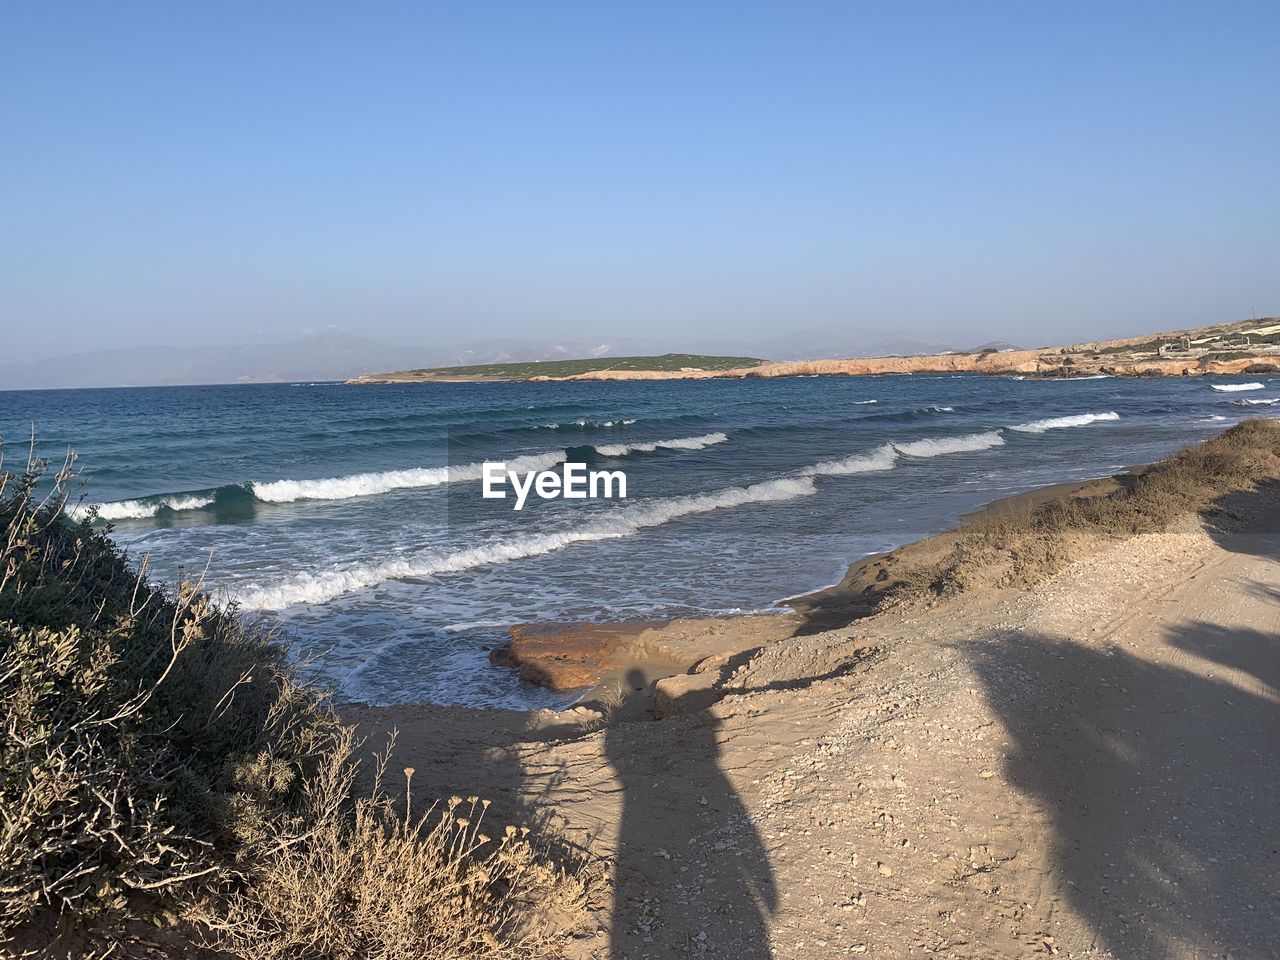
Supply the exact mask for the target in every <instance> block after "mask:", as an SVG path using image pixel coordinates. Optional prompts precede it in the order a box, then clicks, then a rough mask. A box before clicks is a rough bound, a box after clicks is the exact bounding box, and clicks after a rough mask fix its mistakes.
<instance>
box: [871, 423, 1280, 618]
mask: <svg viewBox="0 0 1280 960" xmlns="http://www.w3.org/2000/svg"><path fill="white" fill-rule="evenodd" d="M1277 479H1280V424H1278V423H1277V422H1276V421H1274V420H1269V419H1256V420H1247V421H1244V422H1243V423H1240V424H1237V425H1236V426H1234V427H1231V428H1230V429H1228V430H1225V431H1223V433H1221V434H1219V435H1218V436H1217V437H1215V438H1213V439H1212V440H1209V441H1207V442H1205V443H1203V444H1200V445H1198V446H1194V447H1188V448H1187V449H1185V450H1183V451H1181V452H1179V453H1177V454H1175V455H1174V456H1172V457H1169V458H1168V459H1167V460H1162V461H1160V462H1159V463H1157V464H1154V465H1153V466H1151V467H1150V468H1148V469H1146V470H1144V471H1142V472H1141V473H1138V474H1137V475H1135V476H1133V477H1125V478H1120V482H1119V486H1118V489H1114V490H1111V491H1109V492H1106V493H1104V494H1101V495H1093V496H1078V495H1077V496H1067V497H1059V498H1056V499H1053V500H1049V501H1047V502H1045V503H1042V504H1040V505H1039V506H1037V507H1035V508H1029V509H1025V510H1021V511H1014V512H1008V513H1004V514H999V515H989V516H986V517H982V518H979V519H976V520H974V521H973V522H971V523H969V524H967V525H966V526H965V527H964V528H962V529H961V531H959V532H958V533H957V534H956V535H954V538H953V540H952V546H951V549H950V551H949V552H948V553H947V554H946V556H944V557H943V558H942V559H941V560H939V561H937V562H935V563H930V564H925V565H921V566H918V567H916V568H914V569H911V570H909V571H903V570H898V571H897V573H898V578H899V579H898V582H897V583H896V584H895V585H894V586H893V588H892V589H890V590H889V591H887V597H886V598H887V599H888V600H890V601H895V600H896V601H903V600H908V601H909V600H914V599H919V598H921V597H946V596H951V595H954V594H957V593H962V592H964V591H966V590H970V589H973V588H975V587H980V586H995V587H1023V588H1025V587H1030V586H1033V585H1035V584H1036V583H1038V582H1039V581H1041V580H1043V579H1044V578H1045V577H1047V576H1049V575H1051V574H1053V573H1055V572H1057V571H1058V570H1060V569H1062V567H1064V566H1065V565H1066V564H1067V563H1069V562H1071V561H1072V560H1074V559H1076V558H1078V557H1079V556H1082V555H1083V554H1084V553H1087V552H1089V551H1090V550H1091V549H1093V548H1095V547H1096V546H1097V545H1098V544H1099V543H1100V542H1105V541H1109V540H1114V539H1117V538H1123V537H1129V536H1134V535H1137V534H1142V533H1155V532H1159V531H1163V530H1167V529H1168V528H1169V527H1170V526H1171V525H1172V524H1173V523H1174V522H1176V521H1177V520H1179V519H1180V518H1183V517H1186V516H1188V515H1189V514H1195V513H1206V512H1210V511H1212V510H1213V509H1214V504H1215V502H1216V501H1217V500H1218V499H1219V498H1221V497H1222V496H1224V495H1226V494H1229V493H1232V492H1236V491H1240V490H1246V489H1251V488H1253V487H1254V486H1255V485H1257V484H1258V483H1262V482H1267V481H1273V480H1277Z"/></svg>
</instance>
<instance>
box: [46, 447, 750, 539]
mask: <svg viewBox="0 0 1280 960" xmlns="http://www.w3.org/2000/svg"><path fill="white" fill-rule="evenodd" d="M728 439H729V437H728V436H727V435H726V434H723V433H708V434H704V435H703V436H700V437H679V438H677V439H675V440H654V441H651V442H648V443H627V444H623V443H617V444H597V445H595V446H589V447H586V448H585V449H594V450H595V451H596V452H597V453H598V454H600V455H601V456H604V457H625V456H627V455H628V454H631V453H652V452H653V451H655V450H701V449H703V448H704V447H709V446H711V445H712V444H716V443H724V442H725V441H726V440H728ZM567 456H568V451H566V450H552V451H548V452H546V453H536V454H528V455H526V456H520V457H515V458H514V459H511V460H507V461H506V464H507V469H508V470H516V471H519V472H521V473H525V472H528V471H531V470H549V469H551V468H552V467H554V466H555V465H556V464H558V463H562V462H563V461H564V459H565V458H566V457H567ZM483 475H484V464H482V463H468V464H463V465H460V466H449V467H412V468H410V469H407V470H382V471H377V472H371V473H353V474H349V475H346V476H341V477H322V478H320V479H318V480H270V481H265V482H260V481H254V482H251V483H246V484H232V485H230V486H227V487H219V488H218V489H217V490H214V491H208V492H197V493H191V494H161V495H157V496H153V497H140V498H137V499H134V500H116V501H111V502H107V503H99V504H93V505H92V506H96V507H97V510H98V519H100V520H144V519H147V518H149V517H154V516H156V515H157V514H159V513H160V512H161V511H175V512H176V511H180V510H200V509H203V508H205V507H210V506H213V505H214V504H215V503H221V502H223V500H224V499H226V498H224V497H223V494H227V495H228V496H236V497H239V498H242V499H249V500H257V501H259V502H261V503H296V502H298V501H300V500H350V499H354V498H356V497H372V496H377V495H379V494H383V493H391V492H393V491H396V490H415V489H423V488H428V487H438V486H442V485H444V484H447V483H459V482H463V481H469V480H480V479H481V478H482V477H483ZM90 509H91V506H90V505H83V506H69V507H68V508H67V515H68V516H70V517H71V519H73V520H81V519H83V518H84V517H86V516H88V514H89V511H90Z"/></svg>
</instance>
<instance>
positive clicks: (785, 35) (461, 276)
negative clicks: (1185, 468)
mask: <svg viewBox="0 0 1280 960" xmlns="http://www.w3.org/2000/svg"><path fill="white" fill-rule="evenodd" d="M0 24H2V26H0V33H2V34H3V35H4V37H5V41H4V44H3V48H4V52H3V56H0V138H2V140H3V142H2V143H0V326H3V328H4V336H3V338H2V339H3V345H2V346H0V352H9V351H13V352H14V354H15V355H16V354H17V353H28V354H31V355H35V354H49V353H54V352H59V351H61V350H68V349H81V348H92V347H102V346H131V345H141V344H174V345H192V344H201V343H209V342H241V341H255V340H270V339H277V340H278V339H285V338H289V337H292V336H295V335H298V334H301V333H303V332H305V331H308V330H313V329H319V328H325V327H329V326H331V325H337V326H338V327H340V328H341V329H343V330H346V331H349V332H352V333H356V334H361V335H364V336H369V337H374V338H378V339H382V340H386V341H389V342H392V343H412V344H430V343H436V342H458V341H463V340H469V339H475V338H479V337H527V338H535V339H537V338H544V337H546V338H553V339H554V338H557V337H565V338H567V337H579V338H588V339H593V338H600V339H604V338H607V337H611V336H612V337H637V336H643V337H650V338H652V337H659V338H663V337H665V338H671V339H672V340H673V341H687V340H690V339H698V338H708V337H717V336H735V337H754V336H774V335H777V334H780V333H785V332H786V331H788V330H795V329H802V328H823V329H825V328H830V329H839V330H869V331H874V330H879V331H892V332H895V333H907V332H919V331H930V332H940V333H941V334H942V335H944V336H945V335H948V334H949V333H955V332H958V331H963V332H965V333H966V334H968V333H972V334H973V335H975V336H979V337H982V338H991V337H1003V338H1007V339H1011V340H1014V341H1017V342H1023V343H1027V342H1042V343H1049V342H1056V341H1061V340H1073V339H1084V338H1086V337H1095V336H1105V335H1121V334H1127V333H1141V332H1144V331H1148V330H1158V329H1170V328H1174V327H1179V326H1188V325H1194V324H1199V323H1210V322H1221V321H1229V320H1237V319H1245V318H1247V317H1249V316H1252V315H1255V314H1259V315H1264V314H1268V313H1271V314H1275V313H1280V242H1278V241H1280V237H1278V236H1277V224H1278V223H1280V217H1278V214H1280V176H1278V175H1277V173H1276V163H1277V159H1276V158H1277V156H1280V149H1278V148H1280V107H1278V105H1280V89H1278V86H1280V84H1278V82H1277V75H1276V71H1275V63H1276V55H1277V52H1280V50H1278V48H1280V5H1278V4H1275V3H1274V2H1267V3H1217V2H1203V3H1196V4H1190V3H1186V4H1183V3H1177V2H1164V3H1124V2H1108V3H1098V4H1092V3H1054V4H1050V3H1047V2H1045V3H1041V2H1018V3H983V2H966V3H956V2H943V3H911V2H903V3H892V4H890V3H879V4H872V3H858V2H852V0H848V2H832V3H825V2H806V0H791V2H774V3H754V2H748V0H737V2H732V3H730V2H710V0H708V2H698V0H694V2H689V0H684V2H679V3H674V2H673V3H668V2H662V0H657V2H654V0H648V2H645V3H633V2H593V3H585V2H584V3H576V2H559V0H542V2H536V3H535V2H532V0H530V2H488V0H476V2H467V3H447V4H446V3H425V2H416V3H403V4H401V3H377V2H367V3H366V2H362V3H346V4H331V3H323V2H307V3H288V2H276V3H266V4H264V3H238V2H221V3H216V4H188V3H172V2H163V3H160V2H157V3H145V2H132V0H122V2H120V3H74V2H68V3H56V4H53V3H44V4H40V3H30V4H10V5H7V6H6V8H5V10H4V11H3V13H2V14H0ZM0 359H12V358H4V357H0Z"/></svg>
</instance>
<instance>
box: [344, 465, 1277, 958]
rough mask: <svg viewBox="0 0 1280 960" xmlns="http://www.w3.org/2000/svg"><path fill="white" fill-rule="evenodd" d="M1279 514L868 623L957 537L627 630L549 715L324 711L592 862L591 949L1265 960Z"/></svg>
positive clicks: (437, 790) (1147, 543)
mask: <svg viewBox="0 0 1280 960" xmlns="http://www.w3.org/2000/svg"><path fill="white" fill-rule="evenodd" d="M1124 482H1125V481H1124V479H1123V478H1118V479H1115V480H1106V481H1099V482H1098V483H1097V484H1096V485H1094V487H1093V489H1092V490H1091V491H1090V490H1087V489H1086V490H1084V492H1083V495H1086V496H1088V495H1091V494H1099V495H1101V494H1102V493H1104V492H1106V491H1107V490H1109V489H1115V486H1116V485H1117V484H1123V483H1124ZM1068 493H1070V494H1073V495H1076V496H1079V495H1082V494H1081V488H1080V486H1079V485H1074V486H1072V487H1070V488H1069V489H1067V490H1062V489H1051V490H1048V491H1040V492H1037V493H1035V494H1032V495H1030V497H1029V498H1024V499H1021V500H1016V501H1010V502H1004V503H1002V504H998V505H996V506H995V507H994V508H993V510H994V512H995V513H996V514H999V513H1002V512H1003V513H1005V514H1008V513H1010V512H1013V513H1017V512H1018V511H1025V510H1027V509H1029V508H1030V507H1029V504H1031V505H1034V504H1036V503H1043V502H1046V501H1047V500H1051V499H1053V498H1061V497H1062V496H1064V495H1066V494H1068ZM1277 517H1280V487H1277V486H1276V485H1275V484H1273V483H1272V484H1263V485H1262V486H1259V487H1257V488H1254V489H1250V490H1244V491H1240V492H1235V493H1231V494H1228V495H1227V496H1225V497H1223V498H1221V499H1219V500H1218V501H1217V503H1216V504H1215V506H1214V509H1213V510H1212V511H1211V512H1209V513H1208V514H1207V515H1204V516H1200V515H1196V514H1188V515H1185V516H1183V517H1181V518H1180V519H1178V520H1177V521H1176V522H1175V523H1173V524H1172V525H1170V526H1169V527H1168V529H1165V530H1163V531H1162V532H1158V533H1143V534H1139V535H1136V536H1132V537H1129V538H1127V539H1126V538H1120V539H1112V540H1110V541H1108V542H1104V543H1091V544H1085V545H1081V546H1080V547H1079V548H1078V549H1074V550H1073V555H1072V556H1071V557H1070V558H1068V559H1067V560H1066V561H1065V562H1064V563H1063V564H1062V565H1061V569H1059V570H1057V572H1055V573H1054V574H1053V575H1051V576H1049V577H1047V578H1042V579H1040V580H1039V581H1038V582H1035V583H1034V584H1032V585H1030V586H1026V585H1012V586H1010V585H1004V586H1002V585H1001V582H993V583H984V582H978V583H976V584H974V585H972V586H971V587H970V588H969V589H966V590H964V591H961V592H959V593H957V594H956V595H954V596H950V597H947V598H946V599H942V600H931V601H928V602H906V603H900V604H893V605H890V606H889V607H888V608H887V609H883V610H881V611H880V612H877V613H875V614H874V615H872V616H861V614H865V613H867V612H868V609H869V607H868V608H867V609H862V608H860V607H859V604H860V603H864V602H866V598H867V597H868V596H869V595H870V594H869V592H868V591H869V590H871V592H874V591H873V590H872V588H873V587H874V585H875V584H876V583H883V582H884V581H885V580H889V579H892V577H893V576H895V575H896V574H893V573H892V571H894V570H895V569H900V567H895V566H894V565H895V563H896V564H899V565H901V564H903V563H907V565H910V564H909V562H908V561H904V560H903V559H902V557H903V556H908V557H910V556H915V557H916V558H917V560H919V559H920V558H921V557H924V558H926V559H927V558H929V557H934V556H938V555H942V554H945V553H946V552H947V551H950V550H953V549H954V547H955V543H956V538H957V537H959V536H962V535H963V530H964V528H962V529H961V531H958V532H953V533H950V534H944V535H942V536H941V537H938V538H932V539H931V540H926V541H923V542H921V543H919V544H915V545H912V546H911V547H908V548H906V550H905V551H901V552H898V551H896V552H895V554H890V555H887V556H881V557H874V558H868V559H867V560H866V561H863V562H861V563H859V564H855V565H854V566H853V567H852V568H851V570H850V573H849V575H848V576H847V577H846V578H845V579H844V581H842V583H841V585H840V586H839V587H837V588H834V589H833V590H829V591H826V592H824V593H820V594H818V595H815V596H814V597H811V598H807V599H804V600H798V601H796V602H795V603H794V604H793V606H794V608H795V612H794V613H791V614H786V615H772V616H771V615H758V616H752V617H742V618H736V619H720V620H707V621H677V622H675V623H672V624H670V625H667V626H665V627H661V628H656V629H653V630H647V631H640V632H636V633H635V634H633V635H632V636H630V637H629V638H627V639H624V640H623V642H622V643H621V644H619V645H618V646H617V647H616V648H614V650H613V651H612V653H611V654H610V655H609V658H608V662H607V664H606V665H605V667H604V669H603V670H602V673H601V683H600V685H599V686H598V687H597V688H596V689H595V690H594V691H592V693H591V694H590V695H588V696H587V697H585V698H584V701H583V703H582V704H581V705H580V706H579V707H577V708H575V709H573V710H569V711H565V712H561V713H551V712H546V711H544V712H538V713H518V712H509V711H493V710H489V711H485V710H467V709H458V708H444V707H437V706H432V705H416V706H399V707H394V708H369V707H356V708H351V709H349V710H348V711H347V712H346V717H347V719H348V720H350V721H353V722H355V723H357V724H358V725H359V727H360V730H361V733H362V734H363V735H365V736H368V737H369V738H370V740H369V742H370V743H379V742H381V740H382V738H383V737H384V736H385V734H387V733H388V732H389V731H391V730H392V729H395V730H398V731H399V737H398V742H397V752H396V757H397V760H396V762H397V764H400V763H403V764H404V765H407V766H413V767H414V768H416V770H418V771H419V780H418V781H417V782H423V783H427V784H430V788H431V792H430V793H429V794H424V796H423V797H422V800H424V801H426V800H429V799H431V798H432V797H436V796H444V795H447V794H448V793H449V792H456V793H458V794H460V795H464V796H465V795H467V794H479V795H480V796H483V797H488V798H490V799H491V800H492V801H493V802H494V808H493V811H492V813H494V814H496V815H497V819H498V820H504V819H505V820H506V821H509V822H513V823H526V824H529V825H531V826H536V827H540V828H541V829H542V831H543V832H544V833H554V834H555V835H558V836H560V837H562V838H563V839H564V840H565V841H566V842H568V843H570V844H572V845H574V846H576V847H577V848H579V849H580V850H583V851H586V854H587V855H588V856H590V857H591V858H594V859H595V860H596V861H597V862H598V863H599V864H600V865H601V869H602V870H603V871H604V872H605V874H606V875H607V876H608V878H609V880H610V883H609V884H608V885H607V888H606V889H604V890H603V891H602V892H601V893H600V895H599V897H598V902H597V903H595V904H594V913H593V916H592V919H591V922H590V923H589V924H587V925H586V926H583V927H582V928H581V929H579V930H578V931H577V932H576V933H577V935H576V939H575V940H574V941H573V943H572V950H571V954H572V955H574V956H577V957H581V958H584V960H585V958H599V960H603V958H606V957H613V958H619V957H626V958H643V957H652V958H665V957H678V956H719V957H732V958H764V957H776V958H810V957H843V956H860V955H866V956H877V957H906V956H921V955H926V956H939V957H955V958H992V957H1001V958H1003V957H1009V958H1012V957H1026V956H1034V955H1041V954H1044V955H1061V956H1075V957H1084V956H1096V957H1117V958H1119V957H1170V958H1172V957H1177V958H1198V957H1226V956H1231V957H1271V956H1276V955H1277V953H1276V950H1277V948H1276V943H1277V939H1276V934H1277V926H1276V922H1277V921H1276V917H1277V916H1280V882H1278V881H1277V877H1280V853H1278V852H1277V850H1276V841H1275V832H1274V827H1275V823H1276V822H1277V817H1280V791H1278V790H1277V788H1278V787H1280V773H1278V772H1277V768H1276V765H1275V761H1274V757H1273V756H1272V751H1273V748H1274V744H1275V743H1276V742H1277V738H1280V702H1278V700H1277V688H1278V687H1280V648H1278V645H1280V563H1278V562H1277V561H1278V560H1280V526H1278V525H1277ZM1008 580H1009V578H1008V577H1007V576H1006V577H1005V578H1004V581H1003V582H1005V583H1007V582H1008ZM424 774H425V775H424Z"/></svg>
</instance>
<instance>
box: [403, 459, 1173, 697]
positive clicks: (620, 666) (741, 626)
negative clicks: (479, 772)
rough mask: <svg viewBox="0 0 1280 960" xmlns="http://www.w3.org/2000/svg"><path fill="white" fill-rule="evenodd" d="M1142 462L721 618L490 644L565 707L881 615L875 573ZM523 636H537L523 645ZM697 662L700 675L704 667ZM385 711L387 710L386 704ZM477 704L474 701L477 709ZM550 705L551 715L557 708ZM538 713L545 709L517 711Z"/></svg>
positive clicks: (1006, 505)
mask: <svg viewBox="0 0 1280 960" xmlns="http://www.w3.org/2000/svg"><path fill="white" fill-rule="evenodd" d="M1149 466H1150V465H1149V464H1144V465H1139V466H1135V467H1129V468H1126V470H1125V471H1123V472H1120V473H1117V474H1108V475H1105V476H1100V477H1094V478H1090V479H1087V480H1072V481H1061V482H1057V483H1049V484H1043V485H1040V486H1037V487H1033V488H1031V489H1029V490H1024V491H1022V492H1020V493H1015V494H1009V495H1006V496H1003V497H997V498H995V499H993V500H990V501H988V502H986V503H984V504H982V505H980V506H978V507H975V508H973V509H971V510H968V511H966V512H964V513H962V514H960V515H959V516H958V517H957V518H956V520H955V522H954V523H953V524H952V525H951V526H950V527H948V528H946V529H944V530H940V531H939V532H937V533H933V534H930V535H928V536H925V537H922V538H919V539H917V540H910V541H907V542H905V543H903V544H901V545H899V546H897V547H894V548H892V549H890V550H885V551H879V552H876V553H871V554H867V555H866V556H863V557H859V558H857V559H854V560H851V561H849V562H848V563H846V564H845V568H844V573H843V574H842V575H841V576H840V577H838V578H837V579H836V580H835V581H833V582H831V583H828V584H826V585H823V586H818V587H815V588H813V589H810V590H806V591H803V592H801V593H799V594H795V595H792V596H790V597H784V598H781V599H779V600H775V601H773V602H772V604H771V605H770V606H768V607H763V608H760V609H757V610H751V611H744V612H742V613H736V614H730V615H725V616H708V617H682V618H654V619H652V620H632V621H624V622H612V621H590V620H587V621H572V622H564V623H557V622H549V623H548V622H534V623H520V624H513V625H512V626H511V628H510V639H509V641H508V642H507V643H506V644H503V645H502V646H499V647H495V648H493V650H491V651H490V663H491V664H493V665H494V666H495V667H497V668H499V669H516V670H519V671H521V676H522V678H523V679H525V680H527V681H529V682H534V683H536V684H537V685H539V686H543V687H544V688H548V689H552V690H564V692H566V693H572V692H574V691H575V690H576V691H577V692H578V695H577V696H576V697H575V698H574V700H573V701H572V702H571V703H570V705H569V706H568V707H566V708H565V711H569V710H574V709H577V708H580V707H583V706H590V705H591V704H598V703H599V702H600V701H601V700H602V699H608V698H609V697H611V696H612V694H613V690H614V688H615V687H616V685H617V684H619V683H620V682H621V681H622V679H623V677H625V675H626V674H628V673H629V672H631V671H639V672H640V673H641V674H643V675H644V677H645V678H646V681H647V682H649V683H650V684H657V683H658V682H659V681H663V680H668V679H669V678H671V677H676V676H680V675H682V674H687V673H689V672H690V671H694V672H697V669H698V667H699V664H700V663H703V662H704V661H705V662H706V663H707V664H711V663H713V662H714V661H716V660H717V659H718V658H725V659H727V658H732V657H734V656H739V655H741V654H743V653H745V652H747V651H749V650H752V649H756V648H757V647H760V646H762V645H767V644H770V643H774V642H777V641H778V640H781V639H786V638H788V637H791V636H795V635H796V634H798V633H799V632H801V631H805V632H812V631H813V630H814V629H815V628H821V629H840V628H844V627H849V626H851V625H853V624H854V623H856V622H858V621H861V620H865V619H868V618H872V617H875V616H876V615H877V614H878V613H880V612H882V611H881V609H880V604H881V602H882V601H883V600H884V598H885V595H886V594H887V592H888V590H887V587H888V586H889V585H891V584H892V583H893V582H894V581H893V580H892V579H888V578H884V577H882V571H888V570H890V569H892V568H894V567H896V566H900V565H908V566H910V565H918V564H922V563H925V562H928V561H929V560H931V559H934V558H936V557H937V556H938V555H940V554H942V553H944V552H946V551H947V550H950V549H951V548H952V547H953V545H954V543H955V541H956V539H957V538H958V537H960V536H963V535H964V534H965V533H966V532H967V531H969V530H971V529H972V528H973V527H974V525H976V524H980V523H982V522H984V521H986V520H988V519H990V518H992V517H999V516H1002V515H1007V514H1016V513H1025V512H1027V511H1029V510H1030V509H1033V508H1034V507H1037V506H1039V505H1041V504H1043V503H1045V502H1047V501H1050V500H1053V499H1056V498H1062V497H1069V496H1079V495H1083V496H1102V495H1104V494H1106V493H1109V492H1112V491H1114V490H1116V489H1117V488H1118V487H1119V486H1120V484H1121V483H1122V482H1123V481H1122V478H1125V477H1132V476H1135V475H1137V474H1139V473H1141V472H1143V471H1144V470H1146V469H1148V468H1149ZM526 633H533V634H535V635H536V636H537V637H538V639H539V641H540V642H538V643H534V644H522V639H523V637H524V635H525V634H526ZM706 669H707V668H704V670H703V672H704V673H705V670H706ZM590 672H594V674H595V676H594V679H593V680H592V681H591V682H589V683H583V684H581V685H577V686H567V685H565V684H567V683H568V681H569V680H571V679H572V678H574V677H577V676H583V675H585V674H587V673H590ZM390 709H394V707H392V708H390ZM481 709H483V708H481ZM565 711H559V712H565ZM513 712H516V713H530V714H545V713H547V712H553V713H554V712H556V711H548V710H547V709H546V708H541V709H536V708H535V709H530V710H524V711H521V710H516V711H513Z"/></svg>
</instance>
